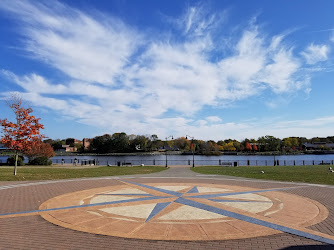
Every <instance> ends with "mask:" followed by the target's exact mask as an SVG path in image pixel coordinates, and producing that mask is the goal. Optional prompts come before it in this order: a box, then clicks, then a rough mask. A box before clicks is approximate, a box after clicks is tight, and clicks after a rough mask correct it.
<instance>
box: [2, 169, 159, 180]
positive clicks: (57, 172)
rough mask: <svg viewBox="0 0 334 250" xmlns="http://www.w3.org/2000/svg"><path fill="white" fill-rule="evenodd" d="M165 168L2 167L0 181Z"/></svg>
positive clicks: (115, 173) (122, 172)
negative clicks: (15, 171) (15, 169)
mask: <svg viewBox="0 0 334 250" xmlns="http://www.w3.org/2000/svg"><path fill="white" fill-rule="evenodd" d="M163 170H165V168H164V167H161V166H131V167H130V166H128V167H116V166H112V167H92V168H78V169H75V168H57V167H43V166H38V167H37V166H22V167H18V170H17V175H16V176H14V175H13V171H14V167H0V181H27V180H54V179H70V178H83V177H101V176H115V175H131V174H150V173H155V172H160V171H163Z"/></svg>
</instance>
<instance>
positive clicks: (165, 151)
mask: <svg viewBox="0 0 334 250" xmlns="http://www.w3.org/2000/svg"><path fill="white" fill-rule="evenodd" d="M168 138H172V140H173V136H172V135H170V136H167V137H166V145H168V144H167V140H168ZM165 152H166V166H165V167H166V168H168V164H167V148H165Z"/></svg>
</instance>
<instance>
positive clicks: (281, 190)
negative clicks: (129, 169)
mask: <svg viewBox="0 0 334 250" xmlns="http://www.w3.org/2000/svg"><path fill="white" fill-rule="evenodd" d="M128 197H130V199H129V198H128ZM333 243H334V186H325V185H308V184H293V183H284V182H273V181H259V180H251V179H244V178H237V177H228V176H216V175H212V176H209V175H201V174H197V173H194V172H192V171H190V170H189V166H174V167H173V166H172V167H171V168H169V169H168V170H166V171H163V172H159V173H155V174H150V175H134V176H122V177H121V176H120V177H102V178H86V179H72V180H57V181H40V182H0V249H174V248H175V249H223V248H228V249H294V248H295V249H334V244H333Z"/></svg>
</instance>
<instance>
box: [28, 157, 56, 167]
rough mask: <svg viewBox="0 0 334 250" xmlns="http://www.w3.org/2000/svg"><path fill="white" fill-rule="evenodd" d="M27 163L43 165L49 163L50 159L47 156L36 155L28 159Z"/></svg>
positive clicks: (50, 162)
mask: <svg viewBox="0 0 334 250" xmlns="http://www.w3.org/2000/svg"><path fill="white" fill-rule="evenodd" d="M29 164H30V165H44V166H47V165H51V164H52V161H51V160H49V158H48V157H46V156H41V157H36V158H34V159H32V160H30V161H29Z"/></svg>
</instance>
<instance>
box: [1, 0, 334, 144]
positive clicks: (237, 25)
mask: <svg viewBox="0 0 334 250" xmlns="http://www.w3.org/2000/svg"><path fill="white" fill-rule="evenodd" d="M333 9H334V1H332V0H294V1H291V0H280V1H275V0H257V1H246V0H216V1H215V0H211V1H210V0H209V1H190V0H189V1H181V0H169V1H162V0H140V1H137V0H99V1H94V0H59V1H53V0H47V1H43V0H38V1H36V0H31V1H30V0H1V1H0V99H2V100H5V99H6V98H9V97H10V96H11V95H12V94H13V93H17V94H19V95H20V96H21V97H22V98H23V99H24V100H25V101H26V103H28V105H29V106H31V107H32V108H33V110H34V112H33V114H34V115H35V116H37V117H40V118H41V123H42V124H43V125H44V126H45V129H44V130H43V131H42V133H43V134H44V135H46V136H47V137H49V138H52V139H63V138H69V137H71V138H76V139H82V138H87V137H88V138H92V137H95V136H98V135H103V134H105V133H109V134H113V133H118V132H125V133H127V134H135V135H152V134H156V135H158V137H159V138H160V139H164V138H165V137H167V136H170V135H173V136H174V137H182V136H186V135H188V136H190V137H195V138H196V139H202V140H224V139H228V138H232V139H237V140H243V139H245V138H255V139H257V138H258V137H260V136H265V135H272V136H275V137H278V138H281V139H282V138H285V137H290V136H299V137H306V138H312V137H316V136H319V137H327V136H333V135H334V101H333V94H334V70H333V69H334V67H333V66H334V65H333V59H334V57H333V55H334V17H333ZM2 100H0V118H1V119H3V118H8V119H9V120H11V119H14V116H13V114H12V112H11V110H10V109H9V108H8V106H6V104H5V102H4V101H2Z"/></svg>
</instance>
